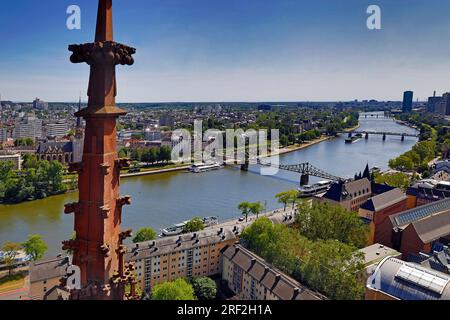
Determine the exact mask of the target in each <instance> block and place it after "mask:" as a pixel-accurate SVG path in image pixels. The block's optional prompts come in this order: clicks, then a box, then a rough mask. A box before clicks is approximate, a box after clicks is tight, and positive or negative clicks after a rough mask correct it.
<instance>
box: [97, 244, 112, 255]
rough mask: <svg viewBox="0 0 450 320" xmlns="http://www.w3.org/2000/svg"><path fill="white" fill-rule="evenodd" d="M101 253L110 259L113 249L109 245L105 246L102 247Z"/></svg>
mask: <svg viewBox="0 0 450 320" xmlns="http://www.w3.org/2000/svg"><path fill="white" fill-rule="evenodd" d="M100 251H101V252H102V253H103V254H104V255H105V257H109V255H110V251H111V249H110V248H109V246H108V245H107V244H104V245H102V246H101V247H100Z"/></svg>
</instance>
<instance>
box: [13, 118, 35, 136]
mask: <svg viewBox="0 0 450 320" xmlns="http://www.w3.org/2000/svg"><path fill="white" fill-rule="evenodd" d="M13 138H14V139H15V140H16V139H21V138H31V139H39V138H42V120H40V119H38V118H36V116H35V115H34V114H29V115H26V116H25V117H23V118H17V119H16V122H15V126H14V130H13Z"/></svg>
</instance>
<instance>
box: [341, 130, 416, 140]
mask: <svg viewBox="0 0 450 320" xmlns="http://www.w3.org/2000/svg"><path fill="white" fill-rule="evenodd" d="M336 133H340V134H346V133H347V134H348V137H349V138H351V137H353V135H356V134H360V135H363V136H365V138H366V139H369V136H370V135H379V136H383V140H386V138H387V136H397V137H402V141H405V137H412V138H419V137H420V136H419V134H416V133H404V132H403V133H402V132H383V131H381V132H380V131H350V132H348V131H337V132H336Z"/></svg>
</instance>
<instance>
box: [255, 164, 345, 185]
mask: <svg viewBox="0 0 450 320" xmlns="http://www.w3.org/2000/svg"><path fill="white" fill-rule="evenodd" d="M258 164H259V165H261V166H264V167H271V168H277V169H279V170H284V171H290V172H295V173H299V174H300V175H301V178H300V185H301V186H304V185H307V184H309V177H310V176H312V177H317V178H322V179H326V180H330V181H346V180H347V179H344V178H341V177H338V176H335V175H332V174H330V173H328V172H325V171H323V170H321V169H319V168H317V167H315V166H313V165H312V164H310V163H308V162H307V163H299V164H294V165H284V164H280V165H274V164H268V163H264V162H262V161H261V160H259V159H258Z"/></svg>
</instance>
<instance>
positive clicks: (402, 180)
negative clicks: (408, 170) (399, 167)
mask: <svg viewBox="0 0 450 320" xmlns="http://www.w3.org/2000/svg"><path fill="white" fill-rule="evenodd" d="M375 182H376V183H379V184H387V185H389V186H391V187H395V188H400V189H403V190H406V189H407V188H408V187H409V186H410V184H411V178H410V177H409V176H408V175H406V174H404V173H402V172H397V173H393V174H376V175H375Z"/></svg>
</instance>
